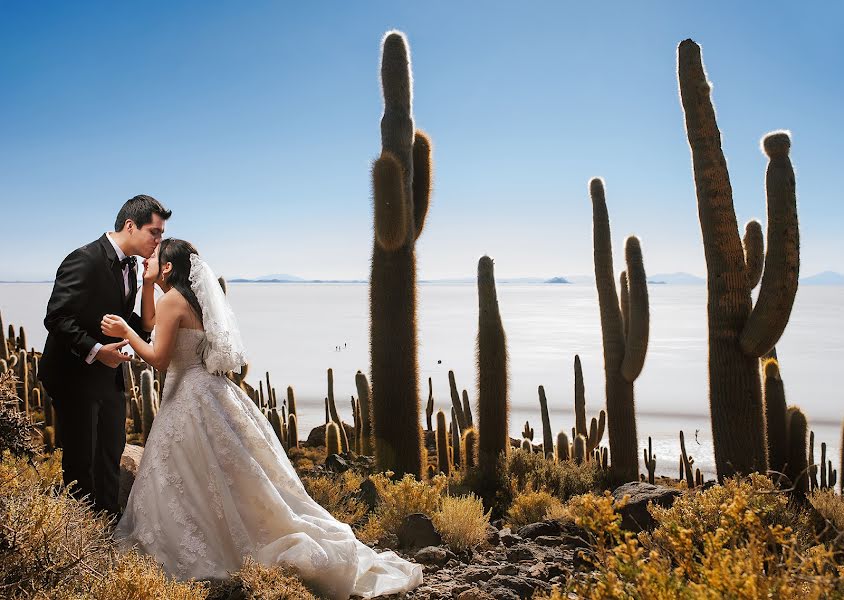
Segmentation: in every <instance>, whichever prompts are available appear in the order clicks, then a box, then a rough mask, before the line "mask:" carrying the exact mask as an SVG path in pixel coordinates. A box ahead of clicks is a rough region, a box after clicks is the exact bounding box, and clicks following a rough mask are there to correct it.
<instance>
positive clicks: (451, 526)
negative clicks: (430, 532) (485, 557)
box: [432, 495, 489, 552]
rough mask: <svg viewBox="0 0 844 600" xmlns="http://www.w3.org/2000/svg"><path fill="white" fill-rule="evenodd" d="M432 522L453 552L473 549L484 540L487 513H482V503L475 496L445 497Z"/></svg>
mask: <svg viewBox="0 0 844 600" xmlns="http://www.w3.org/2000/svg"><path fill="white" fill-rule="evenodd" d="M432 520H433V522H434V527H436V528H437V531H438V532H439V534H440V536H442V539H443V541H444V542H445V543H446V544H448V547H449V548H451V549H452V550H454V551H455V552H460V551H462V550H466V549H468V548H474V547H476V546H478V545H480V544H481V543H483V542H484V541H485V540H486V529H487V525H489V512H486V513H484V505H483V502H481V499H480V498H478V497H477V496H475V495H469V496H461V497H459V498H455V497H451V496H446V497H445V498H443V500H442V505H441V506H440V509H439V510H438V511H437V512H435V513H434V515H433V517H432Z"/></svg>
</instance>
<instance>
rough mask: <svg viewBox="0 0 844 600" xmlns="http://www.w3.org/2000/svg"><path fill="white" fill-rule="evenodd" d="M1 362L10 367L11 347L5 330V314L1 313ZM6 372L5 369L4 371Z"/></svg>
mask: <svg viewBox="0 0 844 600" xmlns="http://www.w3.org/2000/svg"><path fill="white" fill-rule="evenodd" d="M0 360H2V361H3V363H4V364H5V365H6V366H7V367H8V363H9V346H8V344H7V343H6V330H5V329H4V328H3V314H2V313H0ZM4 372H5V369H4Z"/></svg>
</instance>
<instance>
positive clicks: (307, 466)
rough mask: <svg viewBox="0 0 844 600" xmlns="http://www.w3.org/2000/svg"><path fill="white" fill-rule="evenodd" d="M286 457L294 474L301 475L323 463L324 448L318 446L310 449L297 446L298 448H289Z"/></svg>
mask: <svg viewBox="0 0 844 600" xmlns="http://www.w3.org/2000/svg"><path fill="white" fill-rule="evenodd" d="M287 457H288V458H289V459H290V462H291V463H292V464H293V468H294V469H296V472H297V473H303V472H306V471H310V470H311V469H313V468H314V467H315V466H316V465H321V464H322V463H324V462H325V447H324V446H318V447H316V448H311V447H307V446H299V447H298V448H290V449H289V450H288V451H287Z"/></svg>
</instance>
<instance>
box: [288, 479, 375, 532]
mask: <svg viewBox="0 0 844 600" xmlns="http://www.w3.org/2000/svg"><path fill="white" fill-rule="evenodd" d="M362 481H363V477H361V476H360V475H358V474H357V473H355V472H354V471H351V470H349V471H345V472H344V473H341V474H339V475H332V476H319V477H303V478H302V483H303V484H304V486H305V490H307V492H308V495H309V496H310V497H311V498H313V499H314V500H316V501H317V502H318V503H319V504H320V505H321V506H322V507H323V508H325V510H327V511H328V512H330V513H331V515H332V516H333V517H334V518H335V519H337V520H338V521H342V522H343V523H347V524H349V525H354V524H355V523H358V522H359V521H360V520H361V519H363V518H364V517H365V516H366V513H367V511H368V508H369V507H368V506H367V505H366V504H364V503H363V502H361V501H360V500H358V499H357V498H355V492H357V490H358V488H359V487H360V484H361V482H362Z"/></svg>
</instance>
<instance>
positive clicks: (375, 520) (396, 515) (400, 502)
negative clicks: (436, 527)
mask: <svg viewBox="0 0 844 600" xmlns="http://www.w3.org/2000/svg"><path fill="white" fill-rule="evenodd" d="M389 476H390V473H379V474H376V475H373V476H372V477H371V479H372V481H373V482H374V483H375V487H376V489H377V490H378V494H379V496H380V498H381V501H380V503H379V504H378V506H377V507H376V509H375V512H374V513H372V514H370V515H369V519H368V521H367V522H366V523H364V525H363V526H362V527H361V528H360V529H359V530H358V532H357V534H358V537H359V538H360V539H361V540H363V541H364V542H375V541H378V540H379V539H381V538H382V537H383V535H384V534H388V533H396V532H397V531H398V529H399V526H400V525H401V523H402V521H403V520H404V518H405V517H406V516H407V515H410V514H413V513H422V514H424V515H426V516H428V517H431V516H433V514H434V513H435V512H436V511H437V510H439V508H440V506H441V504H442V500H443V496H444V494H445V490H446V487H447V486H448V478H446V477H445V476H444V475H437V476H436V477H434V478H433V479H431V480H429V481H417V480H416V478H414V477H413V475H409V474H408V475H405V476H404V477H403V478H402V479H400V480H399V481H393V480H391V479H390V477H389Z"/></svg>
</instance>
